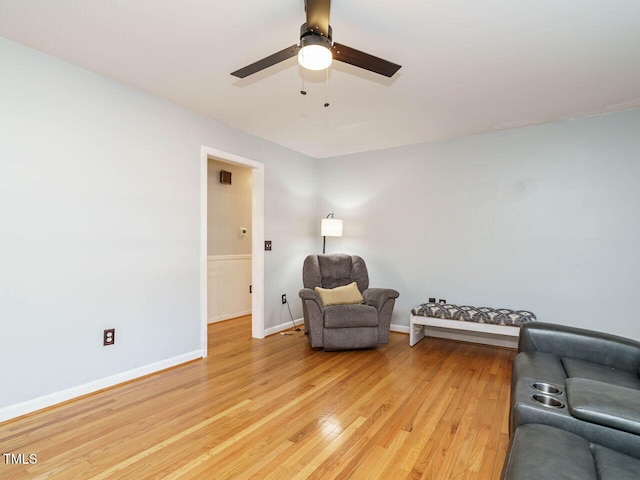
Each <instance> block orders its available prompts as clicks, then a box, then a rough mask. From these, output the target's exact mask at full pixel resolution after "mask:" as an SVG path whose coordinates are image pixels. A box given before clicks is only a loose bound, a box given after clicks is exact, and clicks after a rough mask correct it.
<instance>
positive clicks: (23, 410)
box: [0, 350, 202, 422]
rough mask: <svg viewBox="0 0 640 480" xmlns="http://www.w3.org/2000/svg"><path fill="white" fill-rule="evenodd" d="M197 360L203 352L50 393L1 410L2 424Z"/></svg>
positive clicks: (187, 354)
mask: <svg viewBox="0 0 640 480" xmlns="http://www.w3.org/2000/svg"><path fill="white" fill-rule="evenodd" d="M197 358H202V351H201V350H194V351H193V352H189V353H185V354H183V355H178V356H177V357H173V358H168V359H166V360H161V361H159V362H156V363H151V364H149V365H144V366H142V367H138V368H134V369H132V370H127V371H126V372H122V373H116V374H115V375H111V376H109V377H105V378H101V379H100V380H94V381H93V382H89V383H85V384H83V385H78V386H77V387H72V388H68V389H66V390H62V391H60V392H54V393H50V394H49V395H44V396H42V397H38V398H34V399H33V400H27V401H26V402H22V403H18V404H15V405H9V406H7V407H3V408H0V422H4V421H7V420H11V419H12V418H16V417H20V416H22V415H26V414H27V413H32V412H35V411H37V410H42V409H43V408H47V407H51V406H53V405H57V404H59V403H62V402H66V401H68V400H72V399H74V398H77V397H81V396H83V395H87V394H89V393H94V392H97V391H98V390H103V389H105V388H109V387H113V386H115V385H118V384H120V383H124V382H128V381H130V380H134V379H136V378H140V377H144V376H145V375H149V374H151V373H156V372H159V371H161V370H166V369H167V368H171V367H175V366H176V365H180V364H181V363H186V362H190V361H191V360H195V359H197Z"/></svg>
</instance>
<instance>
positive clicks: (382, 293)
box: [362, 288, 400, 311]
mask: <svg viewBox="0 0 640 480" xmlns="http://www.w3.org/2000/svg"><path fill="white" fill-rule="evenodd" d="M362 296H363V297H364V303H365V304H366V305H371V306H372V307H375V308H376V310H378V311H380V310H382V307H384V304H385V302H386V301H387V300H389V299H390V298H394V299H395V298H398V297H399V296H400V294H399V293H398V292H397V291H396V290H393V289H391V288H367V289H366V290H365V291H364V292H362Z"/></svg>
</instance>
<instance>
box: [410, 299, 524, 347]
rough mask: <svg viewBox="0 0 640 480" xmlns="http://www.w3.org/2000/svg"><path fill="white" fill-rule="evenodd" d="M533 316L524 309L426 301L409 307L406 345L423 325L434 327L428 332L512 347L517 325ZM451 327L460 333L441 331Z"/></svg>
mask: <svg viewBox="0 0 640 480" xmlns="http://www.w3.org/2000/svg"><path fill="white" fill-rule="evenodd" d="M535 320H536V316H535V315H534V314H533V313H532V312H529V311H527V310H511V309H508V308H489V307H472V306H466V305H464V306H458V305H453V304H450V303H432V302H428V303H423V304H422V305H418V306H417V307H415V308H413V309H412V310H411V317H410V319H409V345H411V346H414V345H415V344H416V343H418V342H419V341H420V340H422V339H423V338H424V337H425V336H426V330H425V328H434V329H436V330H430V332H431V334H432V335H433V334H436V333H440V335H434V336H445V337H447V338H454V339H459V340H470V341H473V342H476V343H485V344H488V345H497V346H501V347H511V348H515V347H517V345H518V335H519V334H520V325H523V324H525V323H528V322H533V321H535ZM451 330H455V331H463V332H464V335H458V336H456V335H455V334H449V335H442V332H443V331H445V332H446V331H451Z"/></svg>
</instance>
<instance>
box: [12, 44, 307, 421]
mask: <svg viewBox="0 0 640 480" xmlns="http://www.w3.org/2000/svg"><path fill="white" fill-rule="evenodd" d="M0 65H2V75H0V105H2V108H0V209H1V213H2V215H1V218H2V221H0V242H1V245H0V246H1V248H0V322H1V324H2V333H1V335H0V365H2V366H3V368H1V369H0V385H2V388H0V413H1V412H2V408H3V407H8V406H15V405H17V404H20V403H24V402H27V401H29V400H33V399H35V398H38V397H43V396H46V395H51V394H55V393H56V392H60V391H63V390H67V389H71V388H74V387H77V386H81V385H85V384H88V383H90V382H93V381H98V380H100V379H104V378H107V377H111V376H114V375H116V376H117V375H118V374H119V373H120V372H126V371H130V370H133V369H137V368H140V367H143V366H146V365H152V364H155V363H156V362H162V361H163V360H166V359H172V358H176V357H180V356H181V355H185V354H189V353H192V352H194V351H199V349H200V346H201V345H200V326H201V319H200V311H199V308H200V247H201V246H200V154H201V146H202V145H206V146H208V147H213V148H216V149H219V150H222V151H226V152H231V153H234V154H236V155H240V156H243V157H246V158H250V159H252V160H256V161H259V162H263V163H264V164H265V172H264V173H265V192H264V196H265V206H264V209H265V212H264V217H265V235H266V238H268V239H271V240H273V242H274V251H273V252H271V253H272V255H265V277H266V289H268V291H266V292H265V325H266V327H267V328H268V327H269V326H272V325H277V324H279V323H281V318H280V310H281V304H280V297H279V294H280V292H281V291H286V292H288V293H290V295H291V294H293V292H297V290H298V288H299V283H300V278H299V277H300V273H299V272H300V265H301V264H302V260H303V259H304V256H305V255H306V253H307V252H308V251H309V250H311V248H312V246H313V242H314V240H315V237H313V236H312V233H311V231H312V226H311V225H312V224H311V221H312V220H313V218H314V216H315V211H316V208H317V204H316V192H317V187H316V185H317V180H316V178H315V177H313V176H312V175H309V172H314V171H315V170H316V168H317V167H316V163H317V162H316V160H314V159H311V158H308V157H305V156H303V155H301V154H298V153H295V152H292V151H290V150H287V149H284V148H282V147H280V146H277V145H275V144H271V143H269V142H266V141H264V140H261V139H258V138H256V137H252V136H250V135H247V134H244V133H242V132H240V131H238V130H235V129H233V128H230V127H228V126H225V125H223V124H221V123H219V122H217V121H215V120H212V119H210V118H207V117H204V116H201V115H198V114H195V113H192V112H189V111H187V110H184V109H182V108H179V107H177V106H175V105H173V104H170V103H168V102H165V101H162V100H160V99H158V98H155V97H153V96H151V95H147V94H145V93H142V92H140V91H138V90H135V89H133V88H129V87H126V86H124V85H122V84H119V83H117V82H114V81H111V80H108V79H106V78H104V77H101V76H99V75H96V74H93V73H91V72H88V71H86V70H83V69H80V68H77V67H74V66H72V65H70V64H68V63H65V62H62V61H60V60H57V59H54V58H52V57H49V56H46V55H44V54H42V53H39V52H36V51H34V50H30V49H27V48H24V47H21V46H19V45H17V44H15V43H12V42H8V41H6V40H2V39H0ZM294 273H295V274H294ZM292 307H293V309H294V314H295V315H296V316H298V317H299V316H301V311H300V307H299V306H298V305H297V304H295V305H292ZM111 327H114V328H116V331H117V334H116V345H115V346H113V347H103V346H102V330H103V329H105V328H111Z"/></svg>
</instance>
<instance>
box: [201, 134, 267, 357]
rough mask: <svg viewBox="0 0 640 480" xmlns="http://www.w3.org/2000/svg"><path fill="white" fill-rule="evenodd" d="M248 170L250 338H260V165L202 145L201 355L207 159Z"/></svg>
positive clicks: (204, 310)
mask: <svg viewBox="0 0 640 480" xmlns="http://www.w3.org/2000/svg"><path fill="white" fill-rule="evenodd" d="M209 157H213V158H215V159H216V160H221V161H223V162H228V163H233V164H235V165H240V166H243V167H249V168H251V238H252V241H251V285H252V294H251V336H252V337H253V338H260V339H261V338H264V247H263V245H264V163H262V162H257V161H255V160H251V159H249V158H245V157H241V156H239V155H236V154H234V153H229V152H225V151H222V150H218V149H217V148H212V147H207V146H205V145H203V146H202V147H201V151H200V317H201V321H202V329H201V342H202V356H203V357H206V356H207V348H208V346H207V343H208V342H207V326H208V323H207V201H208V188H207V187H208V167H207V164H208V159H209Z"/></svg>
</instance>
